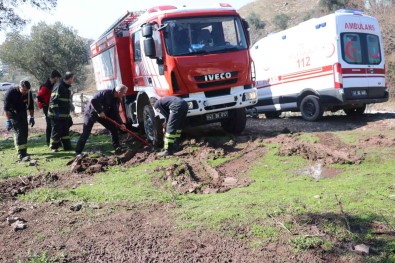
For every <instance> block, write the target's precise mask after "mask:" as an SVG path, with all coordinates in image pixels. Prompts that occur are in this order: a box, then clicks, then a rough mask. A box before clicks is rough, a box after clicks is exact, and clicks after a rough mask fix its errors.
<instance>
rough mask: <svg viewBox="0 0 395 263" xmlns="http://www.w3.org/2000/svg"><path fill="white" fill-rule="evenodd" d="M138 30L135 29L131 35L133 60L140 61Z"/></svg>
mask: <svg viewBox="0 0 395 263" xmlns="http://www.w3.org/2000/svg"><path fill="white" fill-rule="evenodd" d="M140 32H141V31H137V32H135V33H133V35H132V43H133V54H134V61H141V44H140V34H141V33H140Z"/></svg>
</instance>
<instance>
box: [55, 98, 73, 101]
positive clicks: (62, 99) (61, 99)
mask: <svg viewBox="0 0 395 263" xmlns="http://www.w3.org/2000/svg"><path fill="white" fill-rule="evenodd" d="M58 100H60V101H65V102H70V99H64V98H58Z"/></svg>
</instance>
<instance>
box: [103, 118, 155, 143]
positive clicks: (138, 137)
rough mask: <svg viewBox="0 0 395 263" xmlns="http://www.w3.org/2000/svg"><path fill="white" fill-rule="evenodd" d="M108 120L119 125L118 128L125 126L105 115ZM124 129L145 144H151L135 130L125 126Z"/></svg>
mask: <svg viewBox="0 0 395 263" xmlns="http://www.w3.org/2000/svg"><path fill="white" fill-rule="evenodd" d="M105 119H106V120H108V121H109V122H111V123H112V124H114V125H115V126H117V127H118V128H120V129H121V128H123V126H122V125H121V124H119V123H118V122H116V121H114V120H113V119H110V118H109V117H107V116H106V117H105ZM124 130H125V131H126V132H127V133H129V134H130V135H132V136H133V137H134V138H136V139H138V140H139V141H140V142H142V143H143V144H144V145H145V146H149V143H148V141H147V140H144V139H143V138H141V137H140V136H138V135H137V134H135V133H134V132H132V131H131V130H128V129H127V128H124Z"/></svg>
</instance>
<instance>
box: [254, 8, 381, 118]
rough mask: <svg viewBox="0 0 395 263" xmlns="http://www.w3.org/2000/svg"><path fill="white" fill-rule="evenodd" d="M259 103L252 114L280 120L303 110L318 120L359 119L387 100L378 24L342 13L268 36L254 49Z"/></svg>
mask: <svg viewBox="0 0 395 263" xmlns="http://www.w3.org/2000/svg"><path fill="white" fill-rule="evenodd" d="M251 56H252V58H253V60H254V63H255V69H256V85H255V86H256V88H258V99H259V101H258V103H257V104H256V105H255V106H254V107H252V108H251V109H250V111H252V112H253V113H265V114H266V116H267V117H278V116H279V115H280V114H281V112H282V111H300V112H301V113H302V116H303V118H304V119H305V120H308V121H316V120H318V119H319V118H320V117H321V116H322V114H323V112H324V110H331V111H337V110H339V109H343V110H344V111H345V112H346V114H348V115H361V114H363V113H364V111H365V108H366V104H370V103H378V102H385V101H387V100H388V89H387V87H386V82H385V66H384V50H383V42H382V37H381V33H380V27H379V24H378V22H377V19H375V18H373V17H370V16H367V15H364V14H363V13H362V12H361V11H357V10H348V9H342V10H338V11H336V12H335V13H333V14H330V15H327V16H324V17H321V18H314V19H310V20H308V21H305V22H303V23H301V24H299V25H297V26H295V27H293V28H290V29H287V30H284V31H281V32H278V33H275V34H271V35H268V36H267V37H265V38H263V39H261V40H259V41H258V42H257V43H256V44H255V45H253V46H252V47H251Z"/></svg>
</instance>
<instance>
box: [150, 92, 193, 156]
mask: <svg viewBox="0 0 395 263" xmlns="http://www.w3.org/2000/svg"><path fill="white" fill-rule="evenodd" d="M150 102H151V105H153V108H154V110H155V111H156V113H159V114H161V115H163V116H164V117H165V119H166V122H165V124H164V127H165V129H166V133H165V138H164V148H163V151H161V152H160V153H158V156H160V157H164V156H167V155H173V154H174V152H176V151H177V150H178V146H179V143H180V138H181V132H182V128H183V125H184V121H185V117H186V116H187V113H188V104H187V103H186V102H185V100H183V99H182V98H180V97H176V96H167V97H163V98H160V99H159V100H158V99H156V98H151V99H150Z"/></svg>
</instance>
